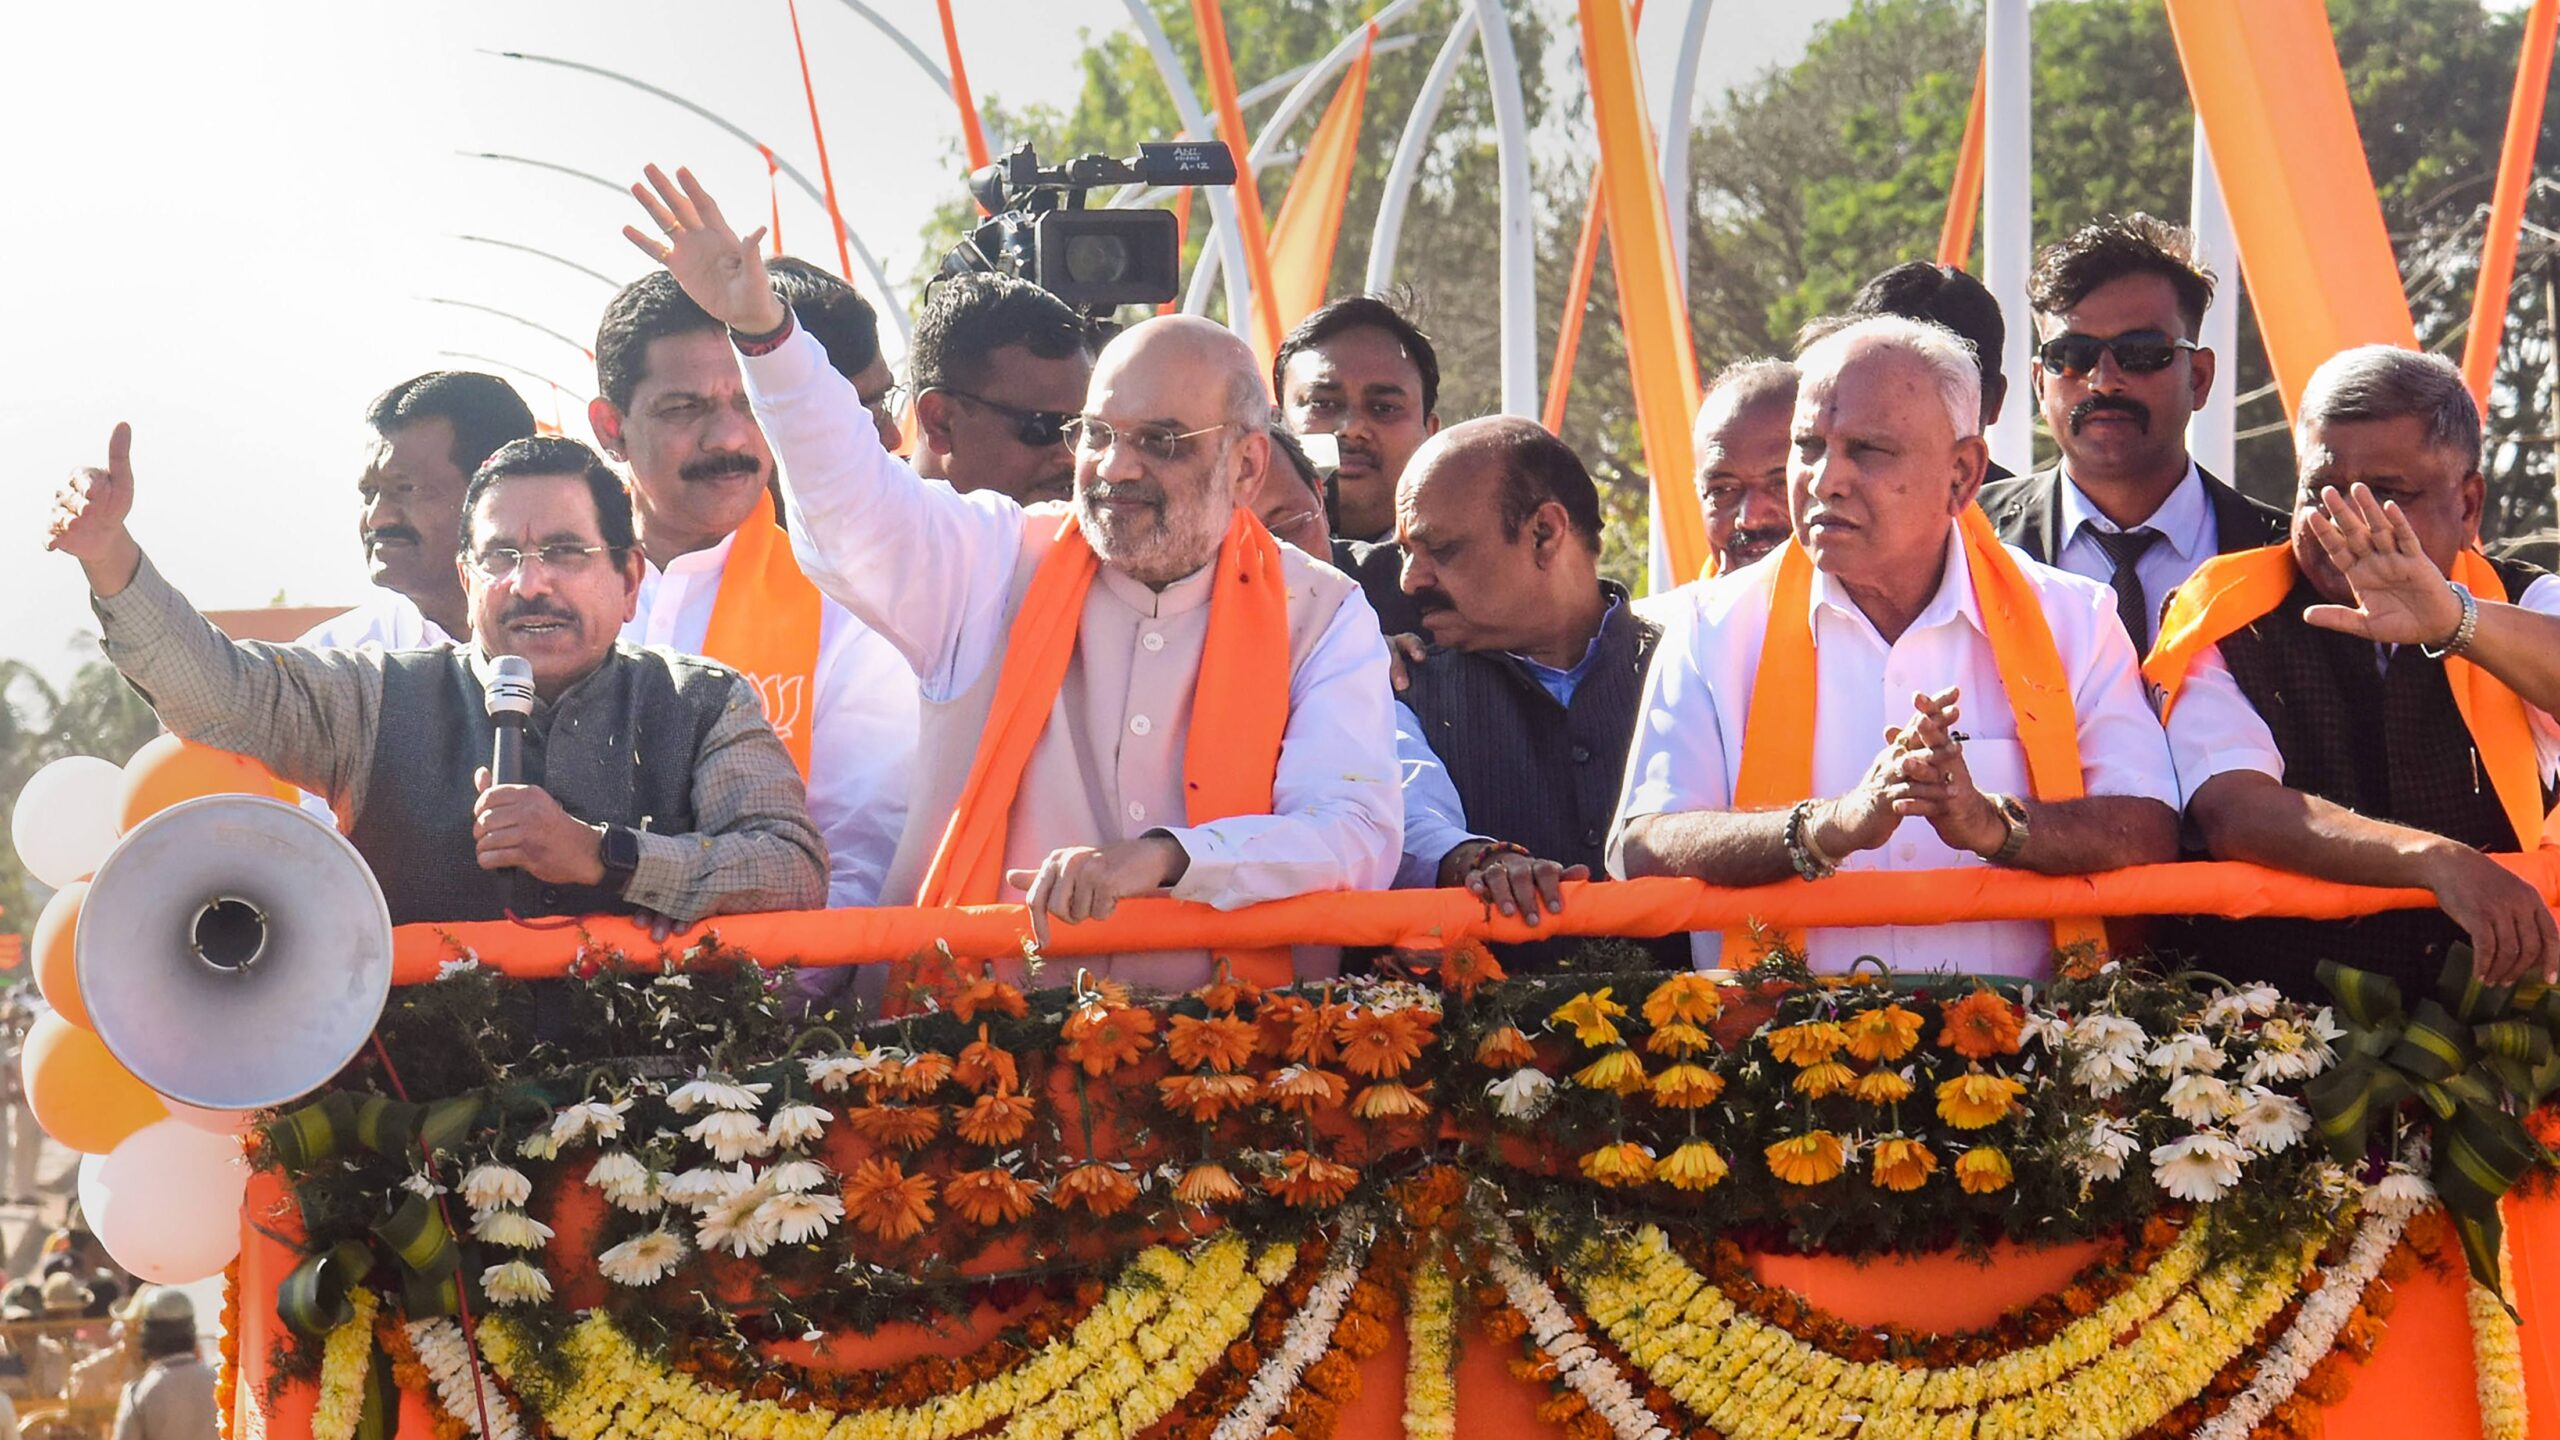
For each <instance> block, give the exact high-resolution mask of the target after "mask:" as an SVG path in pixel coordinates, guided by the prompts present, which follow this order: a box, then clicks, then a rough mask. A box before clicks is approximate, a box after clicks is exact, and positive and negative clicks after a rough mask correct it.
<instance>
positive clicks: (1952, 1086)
mask: <svg viewBox="0 0 2560 1440" xmlns="http://www.w3.org/2000/svg"><path fill="white" fill-rule="evenodd" d="M2026 1093H2027V1087H2026V1082H2024V1081H2022V1080H2017V1079H2013V1078H2011V1077H2010V1076H2007V1075H1991V1074H1986V1073H1984V1072H1983V1071H1980V1070H1975V1071H1971V1072H1968V1073H1966V1074H1963V1075H1958V1076H1956V1077H1955V1078H1953V1079H1951V1080H1941V1081H1939V1082H1938V1118H1939V1119H1941V1120H1944V1121H1946V1122H1947V1123H1948V1124H1950V1125H1953V1126H1954V1127H1956V1128H1957V1129H1959V1130H1980V1129H1982V1128H1983V1127H1984V1126H1987V1125H1996V1124H1998V1123H1999V1122H2001V1121H2003V1120H2006V1119H2008V1118H2009V1116H2010V1114H2011V1113H2012V1112H2014V1111H2015V1110H2016V1109H2017V1108H2018V1097H2019V1096H2021V1095H2024V1094H2026Z"/></svg>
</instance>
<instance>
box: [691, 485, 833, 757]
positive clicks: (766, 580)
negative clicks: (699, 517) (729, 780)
mask: <svg viewBox="0 0 2560 1440" xmlns="http://www.w3.org/2000/svg"><path fill="white" fill-rule="evenodd" d="M823 608H824V606H823V603H822V602H821V600H820V599H819V596H818V587H817V586H815V585H812V584H810V583H809V577H808V576H806V575H803V574H801V573H800V562H799V561H797V560H795V559H793V558H792V556H791V537H790V536H788V535H785V534H784V533H783V532H782V525H781V523H780V522H779V521H778V520H776V519H775V517H774V513H773V492H772V491H771V490H767V491H766V492H765V493H764V494H762V495H760V496H758V497H757V498H756V508H755V513H754V514H751V515H749V516H748V517H747V519H746V523H744V524H742V525H740V526H739V527H738V532H737V534H735V535H733V536H731V537H730V539H729V559H728V563H727V564H726V565H725V566H723V567H722V569H721V571H720V593H719V594H718V596H716V597H715V598H714V599H713V600H712V602H711V624H710V625H709V626H708V627H707V628H706V629H705V630H704V631H703V635H702V653H703V654H705V655H708V656H710V657H711V658H712V659H714V660H717V661H719V662H720V663H721V664H723V665H726V666H728V667H729V668H730V669H732V670H735V671H737V672H738V673H739V674H741V675H744V676H746V677H747V679H748V681H749V682H751V683H752V684H754V686H755V687H756V698H757V699H759V700H762V701H763V702H764V714H765V718H766V719H767V720H770V721H772V722H773V733H775V734H776V735H779V736H781V737H782V745H783V748H784V749H786V750H789V751H790V752H791V763H792V764H793V765H795V766H797V767H799V770H800V778H801V779H803V780H806V779H808V778H809V732H810V730H811V729H813V728H814V727H815V725H816V720H817V717H816V715H815V713H814V710H815V703H816V695H817V689H818V678H817V671H818V625H819V616H820V612H821V611H822V610H823Z"/></svg>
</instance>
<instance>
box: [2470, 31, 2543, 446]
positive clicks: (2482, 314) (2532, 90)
mask: <svg viewBox="0 0 2560 1440" xmlns="http://www.w3.org/2000/svg"><path fill="white" fill-rule="evenodd" d="M2556 28H2560V0H2534V4H2533V13H2532V14H2531V15H2529V16H2527V17H2525V22H2524V49H2523V51H2522V52H2521V53H2519V54H2518V55H2517V56H2516V89H2515V94H2514V96H2513V97H2512V98H2511V99H2509V100H2508V102H2507V139H2506V144H2505V145H2504V146H2502V147H2501V148H2500V149H2499V151H2498V189H2497V193H2496V194H2495V195H2494V196H2492V197H2491V199H2490V201H2489V229H2488V233H2486V234H2485V235H2483V236H2482V237H2481V241H2480V281H2479V287H2478V288H2477V289H2475V290H2473V291H2472V292H2471V331H2470V333H2469V334H2468V335H2466V336H2464V337H2463V341H2462V378H2463V380H2464V381H2465V382H2466V383H2468V384H2469V385H2470V386H2471V398H2472V399H2473V400H2474V401H2476V402H2478V404H2479V406H2480V408H2481V409H2482V410H2484V411H2485V410H2487V409H2488V408H2489V381H2490V380H2491V379H2492V378H2493V377H2494V376H2496V374H2497V373H2498V342H2499V341H2500V340H2501V339H2503V338H2505V336H2506V333H2507V287H2508V286H2509V285H2511V284H2513V283H2515V278H2516V242H2517V240H2518V238H2519V237H2520V235H2521V232H2522V231H2523V229H2524V197H2525V192H2526V190H2528V189H2530V188H2531V186H2532V183H2533V151H2534V146H2535V143H2536V142H2537V141H2539V140H2540V139H2541V138H2542V110H2543V99H2544V97H2545V96H2547V95H2549V94H2550V93H2551V42H2552V36H2553V33H2554V30H2555V29H2556Z"/></svg>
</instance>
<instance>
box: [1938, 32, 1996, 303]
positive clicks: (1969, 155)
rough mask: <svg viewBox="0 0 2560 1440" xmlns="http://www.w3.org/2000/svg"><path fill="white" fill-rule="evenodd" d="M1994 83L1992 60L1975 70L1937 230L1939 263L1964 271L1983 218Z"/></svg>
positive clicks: (1987, 60)
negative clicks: (1985, 118)
mask: <svg viewBox="0 0 2560 1440" xmlns="http://www.w3.org/2000/svg"><path fill="white" fill-rule="evenodd" d="M1990 80H1991V57H1990V55H1988V54H1985V55H1984V56H1983V57H1982V59H1981V60H1980V61H1978V62H1976V63H1975V65H1974V67H1973V105H1972V107H1971V108H1969V109H1967V110H1966V111H1965V112H1964V140H1963V142H1962V143H1960V144H1959V145H1957V146H1956V173H1955V178H1954V179H1953V180H1950V181H1949V182H1948V183H1947V220H1946V223H1945V224H1944V225H1941V226H1940V227H1938V263H1939V264H1941V265H1947V266H1952V267H1954V268H1955V269H1958V270H1961V269H1963V268H1964V262H1965V260H1966V258H1967V257H1969V256H1971V255H1972V254H1973V222H1974V221H1975V220H1976V219H1979V218H1980V217H1981V215H1982V113H1983V108H1984V96H1985V95H1986V94H1987V93H1988V91H1989V88H1990Z"/></svg>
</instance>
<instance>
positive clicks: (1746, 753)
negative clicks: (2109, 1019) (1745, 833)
mask: <svg viewBox="0 0 2560 1440" xmlns="http://www.w3.org/2000/svg"><path fill="white" fill-rule="evenodd" d="M1957 534H1958V535H1959V536H1960V537H1961V539H1962V542H1963V544H1964V554H1965V564H1966V565H1967V567H1968V568H1970V569H1971V570H1972V572H1973V601H1974V607H1975V608H1976V609H1978V610H1980V611H1981V612H1982V628H1983V631H1984V633H1985V634H1986V635H1987V636H1988V637H1989V639H1990V641H1991V659H1992V663H1993V664H1994V665H1995V666H1996V667H1997V668H1998V669H1999V672H2000V684H2001V688H2002V689H2003V690H2004V691H2005V692H2006V693H2007V695H2008V699H2009V713H2010V715H2011V717H2012V718H2013V719H2014V720H2015V722H2016V724H2017V728H2018V744H2019V746H2020V747H2021V748H2022V749H2024V750H2025V751H2026V755H2027V780H2028V784H2029V785H2030V786H2031V788H2033V790H2034V791H2035V797H2036V798H2037V799H2038V800H2043V801H2048V802H2050V801H2057V800H2077V799H2079V798H2080V797H2081V796H2083V795H2085V794H2087V793H2088V792H2087V789H2086V786H2085V784H2084V781H2083V777H2082V775H2081V769H2080V723H2079V715H2078V713H2077V710H2076V707H2074V706H2073V704H2072V703H2071V686H2070V683H2069V681H2068V680H2067V679H2066V678H2065V676H2064V674H2063V670H2062V656H2061V652H2059V651H2057V650H2056V649H2055V648H2054V644H2053V630H2052V628H2051V627H2049V626H2048V625H2046V624H2045V621H2044V607H2043V604H2042V602H2041V601H2040V600H2039V599H2038V597H2037V595H2036V592H2035V588H2034V587H2033V586H2032V585H2030V584H2029V583H2028V581H2027V577H2026V574H2025V572H2024V571H2021V570H2020V569H2019V568H2018V562H2017V559H2016V558H2015V557H2014V556H2012V555H2010V553H2009V552H2008V550H2007V548H2006V547H2004V546H2002V545H2001V543H2000V537H1999V536H1997V535H1996V534H1994V533H1992V529H1991V522H1990V520H1989V519H1987V518H1986V517H1985V516H1984V515H1983V513H1982V512H1981V510H1979V509H1978V508H1975V507H1973V506H1967V507H1965V511H1964V515H1963V517H1962V518H1961V519H1960V520H1958V521H1957ZM1812 600H1813V557H1812V556H1810V555H1808V554H1806V553H1805V549H1804V547H1803V546H1802V545H1799V544H1797V543H1796V542H1795V541H1793V540H1789V541H1788V542H1787V544H1786V548H1785V550H1784V552H1783V553H1782V554H1781V555H1780V557H1779V561H1778V580H1777V590H1776V593H1775V594H1773V595H1772V596H1771V597H1770V602H1769V628H1768V630H1767V632H1766V634H1765V635H1764V636H1763V638H1762V641H1761V646H1760V668H1759V670H1758V671H1757V672H1756V673H1755V674H1754V675H1753V677H1752V681H1751V714H1750V719H1749V722H1748V724H1747V725H1746V726H1745V728H1744V731H1743V741H1742V773H1741V774H1740V775H1739V776H1737V777H1736V778H1735V781H1734V787H1733V804H1734V808H1735V809H1737V810H1774V809H1778V808H1780V807H1782V806H1789V805H1793V804H1795V803H1796V802H1797V801H1799V800H1803V799H1807V798H1809V797H1811V796H1812V794H1813V740H1814V729H1813V726H1814V707H1815V705H1816V703H1817V697H1816V694H1815V692H1816V690H1817V688H1818V682H1817V679H1816V674H1817V672H1816V669H1815V660H1816V657H1815V653H1814V639H1813V609H1812ZM1726 938H1727V943H1728V944H1746V945H1747V944H1748V939H1747V937H1745V936H1741V935H1736V934H1729V935H1728V936H1727V937H1726ZM1786 938H1787V940H1788V943H1790V944H1795V945H1801V944H1802V943H1803V936H1802V935H1801V933H1794V932H1788V933H1787V934H1786ZM2104 939H2105V933H2104V931H2103V930H2101V928H2100V927H2099V925H2098V922H2097V921H2095V920H2094V919H2089V918H2086V917H2081V916H2058V917H2056V918H2055V919H2054V922H2053V940H2054V944H2055V945H2057V946H2062V947H2068V946H2071V945H2074V944H2077V943H2080V942H2082V941H2099V942H2101V943H2103V941H2104ZM1732 953H1733V954H1735V955H1740V954H1743V953H1746V952H1744V951H1742V950H1736V951H1734V952H1732ZM1728 963H1731V962H1730V960H1728Z"/></svg>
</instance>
